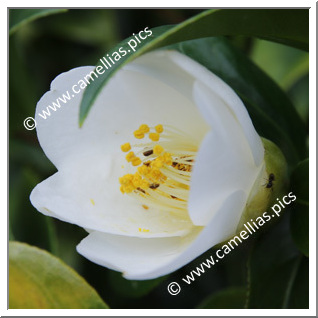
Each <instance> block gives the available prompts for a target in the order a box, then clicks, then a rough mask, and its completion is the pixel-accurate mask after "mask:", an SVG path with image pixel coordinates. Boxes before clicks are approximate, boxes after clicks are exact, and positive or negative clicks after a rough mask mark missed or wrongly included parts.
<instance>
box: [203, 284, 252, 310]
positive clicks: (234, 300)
mask: <svg viewBox="0 0 318 318" xmlns="http://www.w3.org/2000/svg"><path fill="white" fill-rule="evenodd" d="M245 300H246V288H244V287H229V288H227V289H224V290H221V291H219V292H217V293H214V294H212V295H210V296H209V297H207V298H206V299H204V300H203V302H202V303H201V304H200V305H199V306H198V308H200V309H243V308H244V305H245Z"/></svg>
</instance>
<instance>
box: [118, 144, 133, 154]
mask: <svg viewBox="0 0 318 318" xmlns="http://www.w3.org/2000/svg"><path fill="white" fill-rule="evenodd" d="M120 148H121V150H122V151H123V152H127V151H129V150H130V149H131V146H130V143H129V142H126V143H125V144H123V145H121V146H120Z"/></svg>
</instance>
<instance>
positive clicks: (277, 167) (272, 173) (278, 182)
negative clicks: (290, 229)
mask: <svg viewBox="0 0 318 318" xmlns="http://www.w3.org/2000/svg"><path fill="white" fill-rule="evenodd" d="M262 142H263V145H264V150H265V152H264V167H263V169H262V171H261V173H260V174H259V176H258V178H257V180H256V181H255V183H254V185H253V188H252V191H251V193H250V195H249V198H248V200H247V203H246V206H245V209H244V211H243V213H242V216H241V219H240V222H239V224H238V227H237V233H239V232H240V231H241V230H243V228H244V224H245V223H247V222H248V221H250V220H251V219H254V220H256V219H257V217H259V216H262V215H263V213H264V212H266V211H267V209H268V208H269V207H270V206H272V205H273V204H274V203H276V199H280V198H281V197H282V196H284V195H285V194H286V191H287V187H288V173H287V162H286V159H285V157H284V155H283V153H282V152H281V150H280V149H279V148H278V147H277V146H276V145H275V144H274V143H273V142H272V141H270V140H268V139H265V138H262Z"/></svg>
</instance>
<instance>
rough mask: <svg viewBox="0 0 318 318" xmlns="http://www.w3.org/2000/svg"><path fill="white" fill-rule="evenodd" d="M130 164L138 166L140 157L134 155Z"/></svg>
mask: <svg viewBox="0 0 318 318" xmlns="http://www.w3.org/2000/svg"><path fill="white" fill-rule="evenodd" d="M131 164H132V165H133V166H134V167H136V166H139V165H140V164H141V160H140V158H138V157H134V158H132V159H131Z"/></svg>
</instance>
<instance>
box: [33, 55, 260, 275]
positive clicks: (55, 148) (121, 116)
mask: <svg viewBox="0 0 318 318" xmlns="http://www.w3.org/2000/svg"><path fill="white" fill-rule="evenodd" d="M93 70H94V67H90V66H89V67H80V68H76V69H73V70H71V71H69V72H67V73H63V74H61V75H60V76H58V77H57V78H56V79H55V80H54V81H53V82H52V84H51V90H50V91H49V92H47V93H46V94H45V95H44V96H43V97H42V98H41V100H40V101H39V102H38V104H37V108H36V114H39V113H42V111H43V110H45V109H46V107H47V106H48V105H50V104H52V101H54V100H55V99H56V98H58V97H60V96H62V94H63V93H65V91H66V90H69V91H71V87H72V86H73V85H74V84H76V83H78V81H79V80H80V79H83V78H84V76H85V75H87V74H88V73H90V72H91V71H93ZM74 95H75V94H74ZM81 97H82V93H80V94H78V95H75V96H74V98H72V99H71V100H70V101H69V102H68V103H67V104H66V105H64V106H63V107H61V108H60V109H58V110H57V111H56V112H52V114H51V116H50V117H49V118H47V119H46V120H44V119H42V118H40V117H39V116H38V115H36V120H37V134H38V139H39V142H40V144H41V146H42V148H43V150H44V152H45V154H46V155H47V157H48V158H49V159H50V160H51V161H52V163H53V164H54V165H55V166H56V168H57V169H58V172H57V173H55V174H54V175H53V176H51V177H50V178H48V179H47V180H45V181H43V182H42V183H40V184H38V185H37V186H36V187H35V189H34V190H33V191H32V193H31V202H32V204H33V205H34V206H35V207H36V208H37V209H38V210H39V211H40V212H42V213H43V214H45V215H49V216H52V217H55V218H58V219H60V220H62V221H66V222H70V223H74V224H76V225H78V226H81V227H83V228H85V229H86V230H87V232H88V233H89V234H88V236H87V237H86V238H84V239H83V240H82V241H81V242H80V244H79V245H78V246H77V250H78V252H79V253H80V254H82V255H83V256H85V257H86V258H88V259H89V260H91V261H92V262H95V263H97V264H100V265H102V266H105V267H108V268H110V269H113V270H116V271H120V272H123V275H124V277H126V278H128V279H140V280H142V279H152V278H156V277H159V276H162V275H165V274H168V273H171V272H173V271H175V270H177V269H178V268H180V267H182V266H184V265H185V264H187V263H189V262H190V261H192V260H193V259H195V258H196V257H198V256H199V255H200V254H202V253H203V252H205V251H207V250H208V249H209V248H211V247H213V246H214V245H216V244H218V243H220V242H222V241H224V240H226V239H228V238H229V237H231V236H232V235H234V234H235V233H236V231H237V227H238V224H239V222H240V219H241V216H242V213H243V211H244V209H245V207H246V204H247V202H248V200H249V199H250V197H251V196H250V194H251V193H255V185H254V183H256V184H258V185H259V184H260V182H258V181H257V180H263V181H262V182H263V183H264V179H263V177H264V169H265V168H264V167H265V163H264V147H263V144H262V141H261V139H260V137H259V136H258V134H257V133H256V131H255V129H254V127H253V124H252V122H251V119H250V117H249V115H248V112H247V110H246V108H245V107H244V105H243V103H242V102H241V100H240V99H239V97H238V96H237V95H236V94H235V92H234V91H233V90H232V89H231V88H230V87H229V86H228V85H227V84H225V83H224V82H223V81H222V80H221V79H220V78H218V77H217V76H215V75H214V74H212V73H211V72H210V71H208V70H207V69H206V68H205V67H203V66H202V65H200V64H198V63H197V62H195V61H193V60H192V59H190V58H189V57H187V56H185V55H183V54H180V53H178V52H176V51H167V50H163V51H154V52H151V53H148V54H145V55H143V56H141V57H139V58H137V59H136V60H134V61H133V62H131V63H129V64H127V65H126V66H124V67H123V68H122V69H120V70H119V71H118V72H117V73H116V74H115V75H114V77H113V78H111V80H110V81H109V82H108V84H107V85H106V86H105V88H104V89H103V90H102V91H101V93H100V94H99V95H98V98H97V99H96V101H95V103H94V106H93V108H92V110H91V111H90V113H89V115H88V117H87V119H86V121H85V123H84V125H83V127H82V128H79V126H78V118H79V105H80V101H81ZM130 148H131V149H130ZM253 188H254V190H253ZM261 212H263V211H261Z"/></svg>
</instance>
